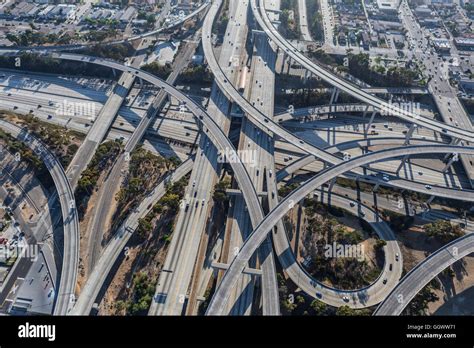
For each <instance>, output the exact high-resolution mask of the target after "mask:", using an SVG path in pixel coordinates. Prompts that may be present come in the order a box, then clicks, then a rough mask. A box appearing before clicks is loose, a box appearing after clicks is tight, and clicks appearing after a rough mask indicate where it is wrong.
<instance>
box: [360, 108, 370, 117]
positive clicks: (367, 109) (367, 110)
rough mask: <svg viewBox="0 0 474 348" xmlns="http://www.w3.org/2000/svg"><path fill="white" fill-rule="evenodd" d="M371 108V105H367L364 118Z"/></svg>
mask: <svg viewBox="0 0 474 348" xmlns="http://www.w3.org/2000/svg"><path fill="white" fill-rule="evenodd" d="M369 108H370V106H369V105H367V106H366V107H365V111H364V113H363V114H362V118H365V116H367V113H368V112H369Z"/></svg>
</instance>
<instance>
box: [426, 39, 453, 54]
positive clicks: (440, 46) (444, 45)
mask: <svg viewBox="0 0 474 348" xmlns="http://www.w3.org/2000/svg"><path fill="white" fill-rule="evenodd" d="M431 44H432V45H433V47H434V49H435V50H436V51H438V52H440V53H449V51H450V50H451V45H450V43H449V40H448V39H432V40H431Z"/></svg>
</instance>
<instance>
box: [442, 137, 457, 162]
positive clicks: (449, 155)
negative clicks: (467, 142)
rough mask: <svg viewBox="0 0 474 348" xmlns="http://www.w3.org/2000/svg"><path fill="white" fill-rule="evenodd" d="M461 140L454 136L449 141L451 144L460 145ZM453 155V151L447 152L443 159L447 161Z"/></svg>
mask: <svg viewBox="0 0 474 348" xmlns="http://www.w3.org/2000/svg"><path fill="white" fill-rule="evenodd" d="M460 142H461V139H456V138H453V139H451V142H450V143H449V145H458V144H459V143H460ZM451 156H452V154H451V153H447V154H446V156H444V158H443V161H447V160H448V159H449V157H451Z"/></svg>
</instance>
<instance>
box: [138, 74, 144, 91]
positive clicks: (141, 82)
mask: <svg viewBox="0 0 474 348" xmlns="http://www.w3.org/2000/svg"><path fill="white" fill-rule="evenodd" d="M138 84H139V86H140V89H143V79H142V78H141V77H140V78H138Z"/></svg>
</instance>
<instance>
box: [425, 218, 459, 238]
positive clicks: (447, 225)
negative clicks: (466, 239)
mask: <svg viewBox="0 0 474 348" xmlns="http://www.w3.org/2000/svg"><path fill="white" fill-rule="evenodd" d="M423 229H424V231H425V232H426V234H427V235H428V236H429V237H432V238H434V239H436V240H438V241H439V242H441V243H449V242H451V241H453V240H455V239H457V238H459V237H462V236H463V235H464V231H463V230H462V228H461V227H459V225H453V224H451V222H449V221H445V220H436V221H435V222H433V223H431V224H427V225H425V226H424V227H423Z"/></svg>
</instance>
